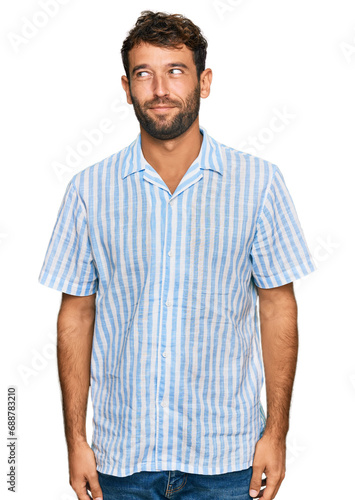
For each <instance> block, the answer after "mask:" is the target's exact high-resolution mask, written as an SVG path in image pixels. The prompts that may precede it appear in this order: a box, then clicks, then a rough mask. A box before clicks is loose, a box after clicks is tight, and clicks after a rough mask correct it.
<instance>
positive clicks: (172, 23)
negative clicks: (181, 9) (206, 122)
mask: <svg viewBox="0 0 355 500" xmlns="http://www.w3.org/2000/svg"><path fill="white" fill-rule="evenodd" d="M142 42H143V43H150V44H152V45H155V46H157V47H173V48H180V46H181V45H182V44H185V45H186V46H187V47H188V48H189V49H190V50H192V52H193V60H194V63H195V66H196V71H197V78H198V80H200V75H201V73H202V71H204V69H205V64H206V55H207V40H206V38H205V37H204V36H203V34H202V32H201V30H200V28H199V27H198V26H196V25H195V24H194V23H193V22H192V21H190V19H187V18H186V17H184V16H183V15H181V14H168V13H166V12H152V11H151V10H144V11H142V12H141V15H140V17H138V19H137V21H136V24H135V26H133V28H132V29H131V30H130V31H129V33H128V35H127V38H126V39H125V40H124V42H123V44H122V48H121V56H122V62H123V66H124V69H125V72H126V76H127V78H128V80H130V74H129V60H128V53H129V51H130V50H131V49H132V48H133V47H135V46H136V45H139V44H140V43H142Z"/></svg>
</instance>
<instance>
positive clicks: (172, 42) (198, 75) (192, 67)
mask: <svg viewBox="0 0 355 500" xmlns="http://www.w3.org/2000/svg"><path fill="white" fill-rule="evenodd" d="M206 49H207V41H206V39H205V38H204V37H203V35H202V33H201V31H200V29H199V28H198V27H197V26H195V25H194V24H193V23H192V21H190V20H189V19H186V18H185V17H183V16H181V15H179V14H165V13H162V12H156V13H154V12H151V11H144V12H142V15H141V17H139V18H138V20H137V22H136V25H135V26H134V27H133V28H132V29H131V31H130V32H129V34H128V36H127V38H126V40H125V41H124V42H123V45H122V50H121V54H122V61H123V65H124V68H125V72H126V76H122V86H123V88H124V90H125V92H126V95H127V102H128V103H129V104H133V107H134V111H135V114H136V117H137V119H138V121H139V122H140V124H141V126H142V127H143V129H144V130H145V131H146V132H147V133H149V134H150V135H151V136H153V137H155V138H157V139H161V140H169V139H174V138H175V137H178V136H179V135H181V134H183V133H184V132H185V131H186V130H187V129H188V128H189V127H190V126H191V125H192V123H193V122H194V121H195V120H196V118H197V116H198V113H199V108H200V97H202V98H205V97H207V96H208V95H209V88H210V84H211V79H212V71H211V70H210V69H205V61H206ZM164 105H165V106H167V107H168V108H165V109H162V106H164ZM157 106H159V107H160V109H157Z"/></svg>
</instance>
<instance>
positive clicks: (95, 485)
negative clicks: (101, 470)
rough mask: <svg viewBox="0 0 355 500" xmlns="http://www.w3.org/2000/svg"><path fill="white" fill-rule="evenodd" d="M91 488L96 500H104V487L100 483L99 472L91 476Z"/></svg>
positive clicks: (89, 479)
mask: <svg viewBox="0 0 355 500" xmlns="http://www.w3.org/2000/svg"><path fill="white" fill-rule="evenodd" d="M88 481H89V485H90V486H89V490H90V492H91V496H92V498H93V499H94V500H102V499H103V495H102V489H101V486H100V483H99V475H98V473H97V472H95V473H93V474H92V475H91V476H90V477H89V478H88Z"/></svg>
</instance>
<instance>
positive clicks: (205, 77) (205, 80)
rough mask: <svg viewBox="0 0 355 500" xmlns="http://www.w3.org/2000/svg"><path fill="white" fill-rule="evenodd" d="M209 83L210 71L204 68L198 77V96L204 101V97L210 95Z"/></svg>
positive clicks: (210, 78)
mask: <svg viewBox="0 0 355 500" xmlns="http://www.w3.org/2000/svg"><path fill="white" fill-rule="evenodd" d="M211 83H212V70H211V69H210V68H206V69H205V70H204V71H202V73H201V75H200V87H201V92H200V96H201V97H202V99H206V97H208V96H209V95H210V89H211Z"/></svg>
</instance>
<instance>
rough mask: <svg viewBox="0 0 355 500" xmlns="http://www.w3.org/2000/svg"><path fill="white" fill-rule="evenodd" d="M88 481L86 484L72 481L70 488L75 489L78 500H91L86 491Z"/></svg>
mask: <svg viewBox="0 0 355 500" xmlns="http://www.w3.org/2000/svg"><path fill="white" fill-rule="evenodd" d="M86 484H87V483H86V481H85V482H79V483H78V482H77V481H76V482H75V481H70V486H71V487H72V488H73V490H74V491H75V493H76V495H77V497H78V500H91V497H90V496H89V495H88V492H87V491H86Z"/></svg>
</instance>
